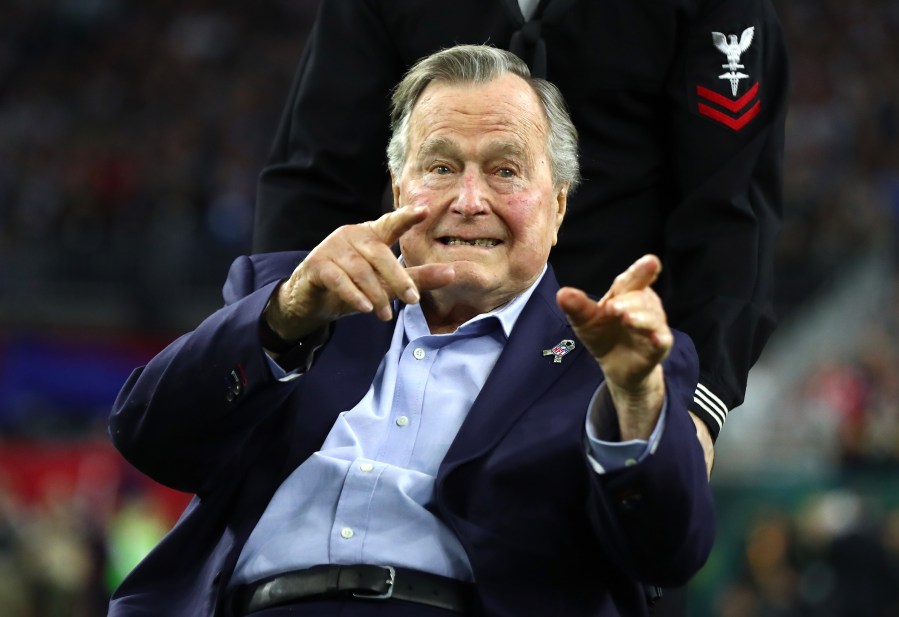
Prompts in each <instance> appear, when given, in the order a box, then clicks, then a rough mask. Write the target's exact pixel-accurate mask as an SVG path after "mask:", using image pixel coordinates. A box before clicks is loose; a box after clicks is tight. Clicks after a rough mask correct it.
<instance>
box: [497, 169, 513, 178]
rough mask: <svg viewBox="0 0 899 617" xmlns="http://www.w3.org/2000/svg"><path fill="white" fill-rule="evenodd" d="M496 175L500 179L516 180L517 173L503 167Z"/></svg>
mask: <svg viewBox="0 0 899 617" xmlns="http://www.w3.org/2000/svg"><path fill="white" fill-rule="evenodd" d="M496 175H498V176H499V177H500V178H514V177H515V172H514V171H513V170H511V169H509V168H508V167H502V168H500V169H498V170H497V171H496Z"/></svg>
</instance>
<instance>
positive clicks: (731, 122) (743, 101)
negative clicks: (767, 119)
mask: <svg viewBox="0 0 899 617" xmlns="http://www.w3.org/2000/svg"><path fill="white" fill-rule="evenodd" d="M758 92H759V82H755V84H753V86H752V87H751V88H750V89H749V91H748V92H747V93H746V94H744V95H743V96H741V97H740V98H738V99H737V100H735V101H732V100H731V99H729V98H727V97H726V96H722V95H721V94H718V93H717V92H715V91H714V90H710V89H709V88H706V87H704V86H696V94H697V95H699V97H700V98H702V99H705V100H706V101H708V102H709V103H713V104H715V105H718V106H719V107H723V108H724V109H725V110H727V111H729V112H731V113H732V114H736V113H738V112H741V111H743V110H744V109H746V106H747V105H749V103H751V102H752V100H753V99H754V98H755V97H756V96H757V95H758ZM761 107H762V104H761V101H756V102H755V105H753V106H752V107H750V108H749V109H748V110H747V111H746V112H744V113H742V114H739V115H737V116H732V115H728V114H726V113H724V111H721V110H720V109H716V108H715V107H712V106H711V105H709V104H706V103H702V102H700V103H698V108H699V113H700V114H702V115H703V116H706V117H708V118H711V119H712V120H715V121H717V122H720V123H721V124H723V125H724V126H726V127H728V128H731V129H733V130H735V131H739V130H740V129H742V128H743V127H744V126H746V125H747V124H749V122H750V121H751V120H752V119H753V118H755V117H756V116H757V115H758V113H759V111H760V110H761Z"/></svg>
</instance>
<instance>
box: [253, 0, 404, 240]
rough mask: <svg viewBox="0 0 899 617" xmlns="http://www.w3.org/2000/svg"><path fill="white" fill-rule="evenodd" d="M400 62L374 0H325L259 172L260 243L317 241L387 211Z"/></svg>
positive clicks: (257, 226)
mask: <svg viewBox="0 0 899 617" xmlns="http://www.w3.org/2000/svg"><path fill="white" fill-rule="evenodd" d="M404 70H405V65H404V64H403V62H402V60H401V59H400V58H399V56H398V54H397V52H396V51H395V46H394V43H393V42H392V41H391V40H390V37H389V35H388V33H387V30H386V28H385V26H384V24H383V23H382V20H381V18H380V16H379V14H378V12H377V10H376V8H375V7H374V6H373V5H372V3H371V2H370V1H369V0H323V2H322V3H321V6H320V9H319V15H318V17H317V19H316V22H315V25H314V27H313V29H312V32H311V34H310V38H309V42H308V44H307V47H306V49H305V52H304V54H303V56H302V58H301V60H300V64H299V67H298V69H297V73H296V76H295V78H294V82H293V85H292V87H291V90H290V94H289V96H288V101H287V104H286V106H285V109H284V112H283V116H282V119H281V122H280V125H279V128H278V132H277V135H276V138H275V143H274V146H273V148H272V151H271V154H270V157H269V160H268V162H267V164H266V166H265V168H264V169H263V171H262V173H261V175H260V178H259V186H258V194H257V200H256V220H255V228H254V235H253V252H254V253H258V252H266V251H280V250H288V249H311V248H312V247H314V246H316V245H317V244H318V243H319V242H321V241H322V240H323V239H324V238H325V236H327V235H328V234H329V233H330V232H331V231H333V230H334V229H336V228H337V227H339V226H341V225H346V224H351V223H357V222H360V221H367V220H374V219H375V218H377V217H378V216H380V215H381V213H382V210H383V208H382V203H383V199H384V194H385V190H386V188H387V180H388V174H387V163H386V155H385V150H386V147H387V140H388V137H389V127H388V122H387V118H388V117H389V103H390V91H391V89H392V88H393V87H394V85H396V83H397V82H398V81H399V80H400V78H401V77H402V73H403V71H404Z"/></svg>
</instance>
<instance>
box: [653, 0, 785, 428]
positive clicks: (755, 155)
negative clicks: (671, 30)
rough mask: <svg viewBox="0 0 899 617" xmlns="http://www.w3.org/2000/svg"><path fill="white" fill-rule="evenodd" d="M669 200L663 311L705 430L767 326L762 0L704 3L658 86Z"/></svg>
mask: <svg viewBox="0 0 899 617" xmlns="http://www.w3.org/2000/svg"><path fill="white" fill-rule="evenodd" d="M670 94H671V99H672V100H673V101H674V103H673V109H674V110H675V111H674V113H673V117H672V123H671V131H672V142H671V143H672V144H673V152H672V153H671V156H670V157H669V160H671V161H673V162H674V169H673V170H672V172H673V173H674V174H676V185H677V188H678V202H677V204H676V205H675V206H674V207H673V208H672V210H671V213H670V216H669V217H668V221H667V226H666V229H665V242H664V245H665V254H664V257H663V261H664V263H665V265H666V268H667V269H668V272H667V275H668V284H669V285H671V289H669V290H668V291H669V293H667V294H666V296H667V298H668V299H669V301H668V303H667V305H666V308H667V310H668V314H669V319H670V321H671V323H672V324H674V325H676V327H678V328H680V329H682V330H684V331H686V332H687V333H689V334H690V336H691V337H692V338H693V340H694V343H695V345H696V348H697V351H698V353H699V358H700V367H701V371H700V383H699V386H698V388H697V390H696V394H695V397H694V399H693V402H694V405H693V407H692V411H694V412H695V413H697V414H699V415H700V416H701V417H702V418H703V420H704V421H705V423H706V424H707V425H708V426H709V428H710V430H711V432H712V435H713V436H714V437H717V434H718V431H719V430H720V428H721V426H722V425H723V423H724V421H725V419H726V417H727V414H728V412H729V410H730V409H732V408H733V407H735V406H736V405H739V404H740V403H741V402H742V401H743V394H744V392H745V389H746V380H747V376H748V373H749V369H750V367H751V366H752V365H753V363H754V362H755V361H756V360H757V359H758V356H759V354H760V353H761V351H762V347H763V346H764V344H765V342H766V341H767V339H768V336H769V335H770V334H771V332H772V330H773V329H774V324H775V319H774V315H773V310H772V304H773V298H772V295H773V285H774V281H773V276H774V273H773V264H772V262H773V256H774V241H775V236H776V234H777V231H778V227H779V225H780V221H781V217H782V194H781V193H782V168H783V146H784V122H785V116H786V110H787V96H788V65H787V54H786V49H785V45H784V40H783V34H782V31H781V27H780V24H779V22H778V20H777V17H776V15H775V13H774V11H773V8H772V7H771V4H770V2H769V0H714V1H710V2H707V3H706V4H705V8H704V9H703V11H702V12H701V13H700V14H699V15H698V17H697V19H695V20H694V22H693V23H692V24H691V27H690V30H689V34H688V36H687V37H686V39H685V41H684V45H683V48H682V53H681V55H680V57H679V58H678V60H677V63H676V68H675V71H674V73H673V76H672V79H671V82H670Z"/></svg>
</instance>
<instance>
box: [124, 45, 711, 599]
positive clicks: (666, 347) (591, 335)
mask: <svg viewBox="0 0 899 617" xmlns="http://www.w3.org/2000/svg"><path fill="white" fill-rule="evenodd" d="M576 152H577V143H576V132H575V130H574V127H573V126H572V124H571V121H570V119H569V118H568V115H567V113H566V111H565V108H564V104H563V102H562V100H561V97H560V95H559V94H558V91H557V90H556V89H555V88H554V87H553V86H552V85H551V84H549V83H547V82H544V81H541V80H534V79H531V78H530V76H529V74H528V70H527V67H526V65H524V64H523V63H522V62H521V61H520V60H518V59H517V58H516V57H515V56H514V55H512V54H509V53H507V52H504V51H499V50H496V49H493V48H490V47H483V46H460V47H455V48H451V49H449V50H445V51H442V52H438V53H437V54H434V55H432V56H430V57H428V58H426V59H424V60H423V61H421V62H420V63H418V64H417V65H416V66H414V67H413V68H412V69H411V70H410V71H409V73H408V74H407V75H406V77H405V78H404V80H403V81H402V82H401V84H400V85H399V86H398V88H397V90H396V91H395V93H394V132H393V137H392V139H391V142H390V145H389V148H388V158H389V164H390V169H391V174H392V177H393V195H394V204H395V209H394V211H393V212H391V213H389V214H386V215H384V216H382V217H381V218H379V219H378V220H376V221H373V222H369V223H365V224H361V225H354V226H348V227H343V228H340V229H338V230H337V231H335V232H334V233H333V234H331V235H330V236H329V237H328V238H327V239H325V240H324V241H323V242H322V243H321V244H320V245H319V246H317V247H315V249H314V250H312V251H311V252H309V253H308V255H307V254H302V253H277V254H271V255H260V256H255V257H251V258H241V259H238V260H237V261H236V262H235V264H234V265H233V266H232V269H231V272H230V273H229V277H228V281H227V283H226V285H225V292H224V295H225V301H226V306H225V307H224V308H222V309H221V310H219V311H218V312H216V313H215V314H213V315H212V316H210V317H209V318H208V319H207V320H205V321H204V322H203V323H202V324H201V325H200V326H199V327H198V328H197V329H196V330H195V331H194V332H192V333H189V334H187V335H185V336H183V337H182V338H180V339H178V340H177V341H175V342H174V343H172V345H170V346H169V347H168V348H167V349H166V350H164V351H163V352H162V353H161V354H160V355H159V356H157V357H156V358H154V359H153V360H152V361H151V362H150V363H149V364H148V365H147V366H146V367H144V368H142V369H138V370H137V371H135V373H134V374H133V375H132V376H131V378H130V379H129V380H128V382H127V384H126V385H125V387H124V389H123V391H122V393H121V395H120V396H119V399H118V400H117V401H116V405H115V409H114V412H113V415H112V418H111V421H110V434H111V436H112V438H113V440H114V442H115V444H116V446H117V447H118V448H119V449H120V451H121V452H122V453H123V454H124V455H125V457H126V458H128V460H130V461H131V462H133V463H134V464H135V465H136V466H137V467H138V468H140V469H141V470H143V471H144V472H145V473H147V474H149V475H150V476H152V477H153V478H155V479H157V480H158V481H160V482H162V483H164V484H167V485H169V486H172V487H175V488H179V489H182V490H186V491H190V492H194V493H196V495H197V497H196V498H195V499H194V500H193V502H192V503H191V505H190V506H189V507H188V510H187V511H186V512H185V514H184V516H183V517H182V519H181V521H179V523H178V525H177V526H176V527H175V528H174V529H173V530H172V531H171V532H170V534H169V535H168V536H167V537H166V539H165V540H163V542H162V543H161V544H160V545H159V546H158V547H157V548H156V550H155V551H154V552H153V553H151V554H150V556H149V557H148V558H147V559H146V560H145V561H144V562H143V563H142V564H141V565H140V566H138V568H137V569H136V570H135V571H134V572H133V573H132V574H131V575H130V576H129V578H128V579H126V581H125V582H124V583H123V584H122V586H121V587H120V588H119V590H117V592H116V594H115V596H114V597H113V600H112V602H111V606H110V615H113V616H116V617H121V616H133V615H148V616H149V615H166V616H167V617H198V616H209V617H212V616H218V615H223V616H228V615H238V616H243V615H254V616H257V617H277V616H279V615H288V614H289V615H301V616H306V615H310V616H311V615H322V616H324V615H328V616H331V615H347V616H354V615H360V616H367V615H391V616H395V615H400V616H402V615H409V616H420V617H428V616H434V617H437V616H441V615H442V616H449V615H453V614H457V615H458V614H463V615H472V616H474V615H479V616H495V617H521V616H523V615H535V616H540V617H543V616H545V615H564V616H566V617H568V616H575V617H576V616H580V615H583V616H588V615H590V616H596V615H602V616H610V617H611V616H614V615H645V614H646V613H647V599H646V594H645V586H646V585H656V584H659V585H667V584H679V583H682V582H683V581H685V580H687V579H688V578H689V577H690V576H691V575H692V574H693V573H695V572H696V570H697V569H698V568H699V567H700V566H701V565H702V563H703V562H704V560H705V558H706V557H707V555H708V552H709V550H710V547H711V543H712V538H711V531H710V530H711V529H712V519H713V513H712V505H711V497H710V492H709V487H708V484H707V482H706V472H705V465H704V462H703V452H702V448H701V446H700V443H699V441H698V440H697V438H696V432H695V427H694V425H693V423H692V421H691V420H690V416H689V413H688V411H687V406H688V404H689V402H690V400H691V398H692V393H693V390H694V388H695V386H696V381H697V371H698V368H697V361H696V354H695V350H694V349H693V347H692V345H691V343H690V341H689V339H688V338H687V337H686V336H684V335H682V334H679V333H675V332H672V331H671V330H670V329H669V328H668V326H667V323H666V318H665V313H664V310H663V309H662V306H661V303H660V302H659V300H658V297H657V296H656V295H655V293H654V292H653V291H652V289H651V288H650V285H651V284H652V282H653V281H654V280H655V277H656V276H657V275H658V272H659V270H660V267H661V266H660V263H659V261H658V259H656V258H655V257H653V256H646V257H644V258H642V259H640V260H639V261H637V262H636V263H634V264H633V265H632V266H631V267H630V268H629V269H628V270H627V271H626V272H624V273H623V274H622V275H621V276H619V277H618V278H617V279H616V281H615V283H614V284H613V285H612V287H611V289H610V290H609V291H608V293H607V294H606V295H605V296H604V297H603V298H602V299H600V300H599V301H594V300H592V299H590V298H588V297H587V296H586V295H585V294H584V293H583V292H582V291H580V290H576V289H572V288H563V289H559V288H558V285H557V283H556V282H555V279H554V277H553V274H552V271H551V269H550V268H549V267H548V266H547V259H548V257H549V253H550V249H551V247H552V246H553V245H554V244H555V242H556V235H557V232H558V230H559V226H560V225H561V223H562V219H563V218H564V215H565V207H566V200H567V196H568V193H569V191H571V190H573V188H574V186H575V185H576V183H577V180H578V167H577V155H576ZM396 242H398V243H399V246H400V251H401V255H402V256H401V259H400V260H397V258H396V257H395V256H394V254H393V253H392V251H391V248H390V247H391V245H393V244H395V243H396ZM297 264H299V265H297Z"/></svg>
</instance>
